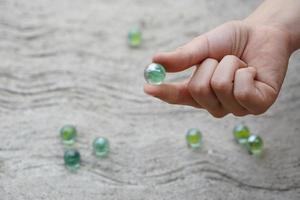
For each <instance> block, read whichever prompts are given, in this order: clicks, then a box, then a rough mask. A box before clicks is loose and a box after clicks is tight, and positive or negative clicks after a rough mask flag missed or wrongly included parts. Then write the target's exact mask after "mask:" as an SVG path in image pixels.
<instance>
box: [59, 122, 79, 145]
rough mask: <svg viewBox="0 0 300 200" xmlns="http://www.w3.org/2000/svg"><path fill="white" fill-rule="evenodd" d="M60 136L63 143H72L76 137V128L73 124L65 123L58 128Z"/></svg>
mask: <svg viewBox="0 0 300 200" xmlns="http://www.w3.org/2000/svg"><path fill="white" fill-rule="evenodd" d="M60 137H61V139H62V141H63V143H64V144H68V145H71V144H74V143H75V140H76V137H77V130H76V128H75V126H73V125H65V126H63V127H62V128H61V129H60Z"/></svg>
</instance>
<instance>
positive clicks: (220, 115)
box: [208, 111, 227, 118]
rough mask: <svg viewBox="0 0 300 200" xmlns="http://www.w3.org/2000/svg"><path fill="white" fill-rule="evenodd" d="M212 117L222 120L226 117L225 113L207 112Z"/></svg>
mask: <svg viewBox="0 0 300 200" xmlns="http://www.w3.org/2000/svg"><path fill="white" fill-rule="evenodd" d="M208 112H209V113H210V114H211V115H212V116H214V117H215V118H222V117H225V116H226V115H227V113H225V112H222V111H208Z"/></svg>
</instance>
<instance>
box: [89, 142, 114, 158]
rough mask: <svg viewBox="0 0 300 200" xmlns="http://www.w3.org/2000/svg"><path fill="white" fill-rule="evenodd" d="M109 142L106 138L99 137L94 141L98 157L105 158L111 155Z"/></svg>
mask: <svg viewBox="0 0 300 200" xmlns="http://www.w3.org/2000/svg"><path fill="white" fill-rule="evenodd" d="M109 147H110V145H109V141H108V139H107V138H105V137H97V138H95V139H94V141H93V151H94V153H95V155H96V156H98V157H105V156H107V155H108V153H109Z"/></svg>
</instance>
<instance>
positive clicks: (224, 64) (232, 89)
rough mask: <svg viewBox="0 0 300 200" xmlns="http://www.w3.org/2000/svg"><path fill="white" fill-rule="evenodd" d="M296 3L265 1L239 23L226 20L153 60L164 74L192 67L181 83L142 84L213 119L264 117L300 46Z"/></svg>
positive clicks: (150, 91)
mask: <svg viewBox="0 0 300 200" xmlns="http://www.w3.org/2000/svg"><path fill="white" fill-rule="evenodd" d="M299 10H300V1H299V0H286V1H283V0H266V1H265V2H264V3H263V4H262V5H261V6H260V7H259V8H258V9H257V10H256V11H254V13H253V14H251V15H250V16H249V17H248V18H246V19H244V20H241V21H231V22H227V23H225V24H223V25H221V26H219V27H217V28H215V29H214V30H212V31H210V32H207V33H205V34H203V35H200V36H198V37H196V38H194V39H193V40H192V41H191V42H189V43H187V44H185V45H184V46H182V47H179V48H177V49H176V50H175V51H172V52H165V53H158V54H156V55H155V56H154V57H153V62H156V63H160V64H162V65H164V66H165V68H166V70H167V71H168V72H180V71H182V70H185V69H187V68H190V67H195V70H194V73H193V75H192V76H191V77H190V78H189V79H187V80H184V81H183V82H178V83H166V84H162V85H160V86H153V85H149V84H146V85H145V86H144V91H145V92H146V93H147V94H149V95H151V96H154V97H157V98H159V99H161V100H163V101H165V102H168V103H170V104H181V105H189V106H193V107H196V108H201V109H206V110H207V111H208V112H209V113H211V114H212V115H213V116H214V117H218V118H220V117H224V116H225V115H227V114H229V113H232V114H234V115H236V116H244V115H248V114H254V115H258V114H262V113H264V112H265V111H267V110H268V108H269V107H270V106H271V105H272V104H273V103H274V102H275V100H276V98H277V96H278V94H279V91H280V88H281V85H282V83H283V80H284V77H285V74H286V71H287V66H288V61H289V58H290V56H291V54H292V53H293V52H294V51H295V50H297V49H298V48H300V26H299V24H300V12H299Z"/></svg>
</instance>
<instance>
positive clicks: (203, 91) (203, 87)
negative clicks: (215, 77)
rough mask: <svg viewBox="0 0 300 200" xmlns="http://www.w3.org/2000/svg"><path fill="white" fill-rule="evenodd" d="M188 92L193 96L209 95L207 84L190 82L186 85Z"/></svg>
mask: <svg viewBox="0 0 300 200" xmlns="http://www.w3.org/2000/svg"><path fill="white" fill-rule="evenodd" d="M188 90H189V92H190V93H191V94H192V95H193V96H207V95H209V93H210V88H209V85H208V84H205V83H199V84H196V83H195V82H193V81H191V82H190V83H189V84H188Z"/></svg>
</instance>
